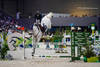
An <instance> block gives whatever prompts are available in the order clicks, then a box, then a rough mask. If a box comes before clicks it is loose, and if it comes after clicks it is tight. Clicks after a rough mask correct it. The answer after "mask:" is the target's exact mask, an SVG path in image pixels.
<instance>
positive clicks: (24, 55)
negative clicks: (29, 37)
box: [23, 31, 25, 59]
mask: <svg viewBox="0 0 100 67" xmlns="http://www.w3.org/2000/svg"><path fill="white" fill-rule="evenodd" d="M23 39H24V41H23V45H24V59H25V32H24V31H23Z"/></svg>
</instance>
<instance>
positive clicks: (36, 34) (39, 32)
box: [32, 12, 53, 56]
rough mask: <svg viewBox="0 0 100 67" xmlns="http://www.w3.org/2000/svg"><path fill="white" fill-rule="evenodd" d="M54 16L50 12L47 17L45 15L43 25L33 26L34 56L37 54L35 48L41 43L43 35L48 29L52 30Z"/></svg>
mask: <svg viewBox="0 0 100 67" xmlns="http://www.w3.org/2000/svg"><path fill="white" fill-rule="evenodd" d="M52 16H53V13H52V12H50V13H48V14H47V15H45V16H44V17H43V18H42V20H41V24H39V25H38V24H34V25H33V37H32V38H33V44H32V45H33V52H32V56H34V54H35V48H36V45H37V42H39V41H40V39H41V37H42V36H43V33H45V32H46V31H47V30H48V29H50V28H51V18H52Z"/></svg>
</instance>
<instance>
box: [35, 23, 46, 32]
mask: <svg viewBox="0 0 100 67" xmlns="http://www.w3.org/2000/svg"><path fill="white" fill-rule="evenodd" d="M35 26H37V28H38V30H39V29H40V30H41V32H42V33H44V32H45V30H46V27H42V26H41V24H35Z"/></svg>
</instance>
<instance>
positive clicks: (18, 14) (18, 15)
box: [16, 12, 21, 20]
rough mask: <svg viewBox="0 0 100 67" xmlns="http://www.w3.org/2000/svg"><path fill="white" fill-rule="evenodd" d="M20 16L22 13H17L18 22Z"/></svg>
mask: <svg viewBox="0 0 100 67" xmlns="http://www.w3.org/2000/svg"><path fill="white" fill-rule="evenodd" d="M20 14H21V13H20V12H17V13H16V19H17V20H18V19H20Z"/></svg>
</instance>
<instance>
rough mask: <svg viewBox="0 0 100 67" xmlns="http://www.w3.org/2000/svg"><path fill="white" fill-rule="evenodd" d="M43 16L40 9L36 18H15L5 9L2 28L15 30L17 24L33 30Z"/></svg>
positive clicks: (0, 15) (1, 12)
mask: <svg viewBox="0 0 100 67" xmlns="http://www.w3.org/2000/svg"><path fill="white" fill-rule="evenodd" d="M98 16H100V15H94V16H92V17H98ZM42 17H43V16H42V14H40V13H39V11H37V13H36V14H35V15H34V18H31V17H29V18H17V19H14V18H13V17H12V16H9V15H7V14H6V13H4V12H3V11H0V30H4V31H7V30H8V29H14V30H15V27H16V25H18V26H21V27H25V28H26V29H28V30H32V26H33V24H34V23H35V22H37V20H40V22H41V19H42ZM59 17H62V16H59ZM69 17H79V16H77V15H76V16H75V15H70V16H69ZM81 17H90V16H88V15H83V16H81Z"/></svg>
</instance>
